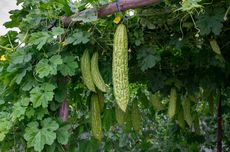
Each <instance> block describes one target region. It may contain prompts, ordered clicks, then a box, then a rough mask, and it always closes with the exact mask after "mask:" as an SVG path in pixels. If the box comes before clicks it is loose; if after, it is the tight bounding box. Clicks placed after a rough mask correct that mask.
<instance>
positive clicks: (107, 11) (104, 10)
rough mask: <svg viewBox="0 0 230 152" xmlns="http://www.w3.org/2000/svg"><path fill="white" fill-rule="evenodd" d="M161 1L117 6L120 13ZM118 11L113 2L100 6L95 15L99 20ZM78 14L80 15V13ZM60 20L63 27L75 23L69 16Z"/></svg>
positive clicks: (124, 0) (129, 0)
mask: <svg viewBox="0 0 230 152" xmlns="http://www.w3.org/2000/svg"><path fill="white" fill-rule="evenodd" d="M161 1H162V0H119V3H118V4H119V8H120V11H126V10H129V9H135V8H140V7H144V6H148V5H152V4H157V3H160V2H161ZM118 11H119V10H118V8H117V4H116V2H113V3H109V4H107V5H104V6H102V7H101V8H100V9H99V10H98V11H97V13H98V14H97V15H98V18H101V17H105V16H107V15H111V14H114V13H116V12H118ZM78 14H82V12H80V13H78ZM78 14H75V16H77V15H78ZM61 20H62V21H63V23H64V26H65V27H68V26H72V25H74V24H75V23H76V21H72V19H71V16H70V17H66V16H63V17H61Z"/></svg>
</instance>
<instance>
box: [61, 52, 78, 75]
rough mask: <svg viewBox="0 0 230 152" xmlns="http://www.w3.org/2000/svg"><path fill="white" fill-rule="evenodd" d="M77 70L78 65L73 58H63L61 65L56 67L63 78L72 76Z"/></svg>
mask: <svg viewBox="0 0 230 152" xmlns="http://www.w3.org/2000/svg"><path fill="white" fill-rule="evenodd" d="M77 68H78V63H77V62H76V61H75V58H74V57H73V56H66V57H64V58H63V64H61V65H60V66H59V67H58V70H59V71H60V72H61V74H62V75H63V76H67V75H69V76H73V75H74V74H75V72H76V69H77Z"/></svg>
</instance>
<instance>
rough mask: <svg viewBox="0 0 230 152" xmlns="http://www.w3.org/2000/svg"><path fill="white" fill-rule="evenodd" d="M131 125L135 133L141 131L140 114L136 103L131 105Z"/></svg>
mask: <svg viewBox="0 0 230 152" xmlns="http://www.w3.org/2000/svg"><path fill="white" fill-rule="evenodd" d="M132 124H133V129H134V130H135V131H136V132H140V130H141V113H140V109H139V107H138V105H137V103H136V102H135V103H133V107H132Z"/></svg>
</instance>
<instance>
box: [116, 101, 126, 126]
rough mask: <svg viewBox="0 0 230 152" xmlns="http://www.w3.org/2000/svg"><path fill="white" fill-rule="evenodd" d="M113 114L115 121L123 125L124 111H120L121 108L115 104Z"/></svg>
mask: <svg viewBox="0 0 230 152" xmlns="http://www.w3.org/2000/svg"><path fill="white" fill-rule="evenodd" d="M115 115H116V120H117V123H118V124H119V125H121V126H123V125H124V123H125V112H124V111H122V110H121V108H120V107H119V106H117V105H116V106H115Z"/></svg>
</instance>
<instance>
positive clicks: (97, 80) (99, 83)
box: [91, 52, 106, 92]
mask: <svg viewBox="0 0 230 152" xmlns="http://www.w3.org/2000/svg"><path fill="white" fill-rule="evenodd" d="M91 74H92V78H93V82H94V84H95V85H96V87H97V88H98V89H99V90H101V91H102V92H106V84H105V82H104V80H103V78H102V76H101V74H100V71H99V67H98V52H95V53H94V54H93V56H92V58H91Z"/></svg>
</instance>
